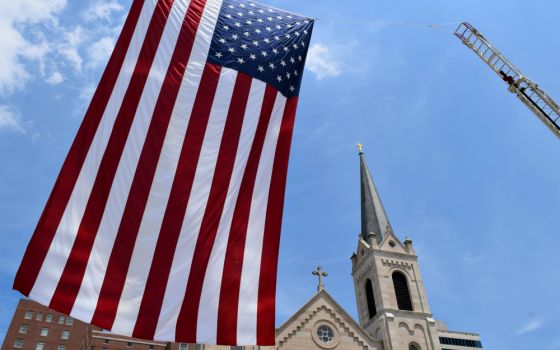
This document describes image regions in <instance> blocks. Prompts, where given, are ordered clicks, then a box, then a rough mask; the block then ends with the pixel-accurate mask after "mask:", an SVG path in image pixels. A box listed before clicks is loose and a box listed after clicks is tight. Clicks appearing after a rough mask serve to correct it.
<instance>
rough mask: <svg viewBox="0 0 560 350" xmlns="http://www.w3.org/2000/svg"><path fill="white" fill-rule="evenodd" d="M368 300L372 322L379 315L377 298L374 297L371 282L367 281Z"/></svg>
mask: <svg viewBox="0 0 560 350" xmlns="http://www.w3.org/2000/svg"><path fill="white" fill-rule="evenodd" d="M366 300H367V308H368V313H369V318H370V320H371V319H372V318H373V317H374V316H375V315H376V314H377V309H376V308H375V298H374V296H373V286H372V284H371V280H370V279H368V280H366Z"/></svg>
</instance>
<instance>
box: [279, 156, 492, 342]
mask: <svg viewBox="0 0 560 350" xmlns="http://www.w3.org/2000/svg"><path fill="white" fill-rule="evenodd" d="M359 156H360V183H361V184H360V186H361V233H360V236H359V238H358V242H357V245H356V251H355V252H353V253H352V256H351V261H352V277H353V279H354V289H355V294H356V304H357V307H358V315H359V320H354V319H353V318H352V317H351V316H350V315H349V314H348V312H346V311H345V310H344V309H343V308H342V307H341V306H340V305H339V304H338V303H337V302H336V301H335V300H334V299H333V298H332V297H331V296H330V295H329V293H328V292H327V291H326V290H325V288H324V285H323V283H322V279H323V276H325V275H326V274H325V273H324V272H323V271H321V269H320V268H318V269H317V270H316V271H314V272H313V274H314V275H317V276H318V277H319V286H318V288H317V294H315V295H314V296H313V297H312V298H311V299H310V300H309V301H308V302H307V303H306V304H305V305H304V306H303V307H302V308H301V309H300V310H298V311H297V312H296V313H295V314H294V315H293V316H292V317H291V318H290V319H289V320H287V321H286V322H285V323H284V324H283V325H281V326H280V328H278V329H277V331H276V349H286V350H305V349H340V350H366V349H375V350H467V349H473V350H474V349H482V343H481V341H480V336H479V335H478V334H476V333H471V332H458V331H451V330H449V329H448V328H447V326H446V324H445V323H444V322H442V321H439V320H436V319H435V318H434V316H433V315H432V312H431V310H430V305H429V303H428V296H427V294H426V290H425V288H424V282H423V280H422V275H421V273H420V265H419V263H418V256H417V255H416V253H415V251H414V247H413V244H412V240H411V239H409V238H405V240H404V241H401V240H400V239H399V238H398V237H397V236H396V234H395V233H394V232H393V230H392V229H391V224H390V223H389V219H388V217H387V213H386V212H385V209H384V208H383V203H382V201H381V198H380V196H379V193H378V192H377V189H376V187H375V183H374V181H373V177H372V176H371V173H370V171H369V168H368V166H367V164H366V160H365V155H364V152H363V151H362V149H361V146H360V153H359Z"/></svg>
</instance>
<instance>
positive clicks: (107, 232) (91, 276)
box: [71, 1, 186, 322]
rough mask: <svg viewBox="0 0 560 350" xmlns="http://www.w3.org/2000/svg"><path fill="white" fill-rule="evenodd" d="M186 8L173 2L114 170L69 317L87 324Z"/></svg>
mask: <svg viewBox="0 0 560 350" xmlns="http://www.w3.org/2000/svg"><path fill="white" fill-rule="evenodd" d="M185 12H186V7H185V6H184V2H181V1H175V2H174V4H173V7H172V8H171V12H170V15H169V17H168V20H167V22H166V24H165V28H164V30H163V34H162V37H161V40H160V44H159V46H158V49H157V52H156V55H155V57H154V61H153V63H152V66H151V68H150V72H149V74H148V78H147V80H146V84H145V86H144V90H143V91H142V95H141V97H140V101H139V104H138V108H137V110H136V113H135V117H134V120H133V122H132V126H131V128H130V132H129V134H128V137H127V140H126V144H125V147H124V150H123V153H122V156H121V159H120V162H119V165H118V167H117V172H116V174H115V178H114V180H113V185H112V187H111V191H110V193H109V197H108V199H107V205H106V207H105V211H104V213H103V217H102V219H101V223H100V226H99V230H98V232H97V236H96V238H95V242H94V244H93V247H92V251H91V254H90V257H89V261H88V265H87V268H86V272H85V275H84V279H83V282H82V285H81V288H80V291H79V293H78V296H77V298H76V303H75V304H74V308H73V310H72V313H71V315H72V316H74V317H76V318H79V319H81V320H83V321H86V322H89V321H90V320H91V318H92V317H93V313H94V311H95V307H96V305H97V301H98V298H99V293H100V290H101V286H102V285H103V280H104V278H105V273H106V270H107V265H108V261H109V257H110V256H111V251H112V248H113V244H114V242H115V238H116V235H117V232H118V229H119V226H120V224H121V219H122V214H123V211H124V208H125V204H126V202H127V198H128V195H129V192H130V186H131V185H132V181H133V179H134V173H135V171H136V167H137V164H138V160H139V158H140V153H141V151H142V147H143V145H144V142H145V140H146V134H147V132H148V127H149V125H150V121H151V119H152V116H153V113H154V108H155V105H156V101H157V98H158V96H159V92H160V90H161V87H162V83H163V80H164V79H165V74H166V72H167V69H168V67H169V63H170V61H171V56H172V53H173V49H174V47H175V44H176V42H177V38H178V36H179V31H180V25H181V23H182V18H184V16H185ZM177 22H178V23H177Z"/></svg>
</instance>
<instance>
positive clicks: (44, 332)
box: [41, 327, 49, 337]
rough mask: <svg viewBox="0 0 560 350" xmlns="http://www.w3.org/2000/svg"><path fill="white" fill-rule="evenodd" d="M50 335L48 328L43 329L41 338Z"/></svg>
mask: <svg viewBox="0 0 560 350" xmlns="http://www.w3.org/2000/svg"><path fill="white" fill-rule="evenodd" d="M48 335H49V329H48V328H46V327H43V328H41V337H46V336H48Z"/></svg>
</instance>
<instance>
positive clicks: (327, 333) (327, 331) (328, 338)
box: [317, 325, 334, 344]
mask: <svg viewBox="0 0 560 350" xmlns="http://www.w3.org/2000/svg"><path fill="white" fill-rule="evenodd" d="M317 337H319V339H320V340H321V341H322V342H324V343H327V344H328V343H331V342H332V341H333V340H334V331H333V330H332V328H331V327H329V326H327V325H322V326H319V328H317Z"/></svg>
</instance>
